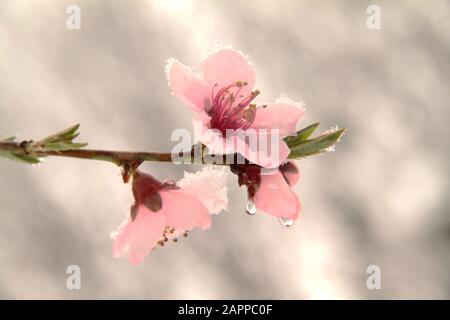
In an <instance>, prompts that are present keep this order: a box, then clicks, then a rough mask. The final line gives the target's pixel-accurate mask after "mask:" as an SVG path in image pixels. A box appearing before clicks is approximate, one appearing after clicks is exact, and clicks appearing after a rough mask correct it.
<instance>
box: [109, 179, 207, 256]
mask: <svg viewBox="0 0 450 320" xmlns="http://www.w3.org/2000/svg"><path fill="white" fill-rule="evenodd" d="M133 195H134V198H135V203H134V204H133V205H132V207H131V210H130V213H131V214H130V218H129V219H127V220H126V221H125V223H123V224H122V225H121V226H120V227H119V230H118V231H117V232H116V234H115V235H114V236H113V237H114V238H115V240H114V245H113V256H114V257H122V256H125V255H128V261H129V262H130V263H131V264H134V265H137V264H139V263H141V262H142V261H143V260H144V258H145V256H147V254H148V253H149V252H150V251H151V250H152V249H153V248H154V247H155V246H156V245H157V244H160V245H164V242H166V241H167V240H168V239H171V238H174V237H176V236H178V235H180V234H184V233H185V232H186V231H188V230H192V229H193V228H195V227H200V228H201V229H208V228H210V227H211V217H210V214H209V212H208V210H207V209H206V207H205V206H204V205H203V204H202V202H200V200H198V199H197V198H196V197H195V196H194V195H192V193H189V192H187V191H185V190H184V189H182V188H180V187H177V186H176V185H175V184H174V183H173V182H160V181H158V180H156V179H155V178H153V177H152V176H150V175H148V174H145V173H142V172H139V171H138V172H136V174H135V175H134V177H133Z"/></svg>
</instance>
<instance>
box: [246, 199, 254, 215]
mask: <svg viewBox="0 0 450 320" xmlns="http://www.w3.org/2000/svg"><path fill="white" fill-rule="evenodd" d="M245 212H246V213H247V214H248V215H250V216H254V215H255V214H256V205H255V203H254V202H253V201H252V200H248V202H247V207H246V208H245Z"/></svg>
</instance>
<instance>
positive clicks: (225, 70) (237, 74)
mask: <svg viewBox="0 0 450 320" xmlns="http://www.w3.org/2000/svg"><path fill="white" fill-rule="evenodd" d="M201 68H202V71H203V79H205V81H207V82H208V83H209V84H210V85H211V86H214V85H215V84H216V83H217V86H218V88H223V87H225V86H227V85H230V84H232V83H235V82H238V81H246V82H247V83H248V84H247V85H246V86H244V87H242V89H241V94H243V95H245V96H246V95H248V94H249V93H250V92H251V91H252V90H253V86H254V85H255V71H254V70H253V67H252V66H251V65H250V63H249V61H248V60H247V58H246V57H245V56H244V55H243V54H242V53H240V52H238V51H234V50H232V49H230V48H226V49H221V50H218V51H215V52H213V53H212V54H211V55H210V56H209V57H208V58H206V59H205V60H204V61H203V62H202V64H201Z"/></svg>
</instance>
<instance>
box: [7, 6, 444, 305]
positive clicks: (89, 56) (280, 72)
mask: <svg viewBox="0 0 450 320" xmlns="http://www.w3.org/2000/svg"><path fill="white" fill-rule="evenodd" d="M69 4H77V5H79V6H80V8H81V30H69V29H67V28H66V19H67V17H68V15H67V14H66V8H67V6H68V5H69ZM370 4H376V5H378V6H379V7H380V8H381V29H380V30H368V29H367V27H366V20H367V18H368V14H367V13H366V9H367V7H368V6H369V5H370ZM449 12H450V4H449V2H448V1H439V0H433V1H426V2H425V1H418V0H417V1H413V0H411V1H380V0H377V1H357V0H355V1H347V0H343V1H331V0H330V1H182V0H177V1H175V0H172V1H150V0H145V1H144V0H139V1H137V0H132V1H121V0H110V1H100V0H95V1H94V0H89V1H87V0H86V1H82V0H72V1H70V2H68V1H56V0H40V1H32V0H29V1H25V0H2V1H0V135H1V136H4V137H7V136H10V135H12V134H18V136H19V139H27V138H38V137H42V136H45V135H47V134H49V133H52V132H54V131H57V130H59V129H62V128H65V127H68V126H70V125H72V124H74V123H78V122H79V123H81V124H82V127H81V131H82V134H81V136H80V140H81V141H88V142H89V143H90V147H92V148H104V149H118V150H135V151H137V150H159V151H166V150H170V149H171V148H172V146H173V145H174V142H171V141H170V134H171V132H172V131H173V130H174V129H176V128H188V129H191V113H190V111H189V110H188V109H187V108H185V107H184V106H183V105H181V104H180V103H179V102H178V101H177V100H176V99H175V98H174V97H172V96H171V95H170V91H169V89H168V87H167V81H166V78H165V74H164V67H165V61H166V59H168V58H170V57H175V58H177V59H179V60H180V61H182V62H184V63H186V64H188V65H195V64H197V63H198V62H199V60H200V58H201V56H202V55H204V54H205V52H207V51H208V49H209V48H211V47H213V46H214V45H217V44H223V45H228V44H232V45H233V47H234V48H237V49H239V50H242V51H243V52H245V53H247V54H249V56H250V59H251V60H252V62H253V64H254V66H255V68H256V72H257V88H258V89H260V90H261V91H262V97H263V98H264V99H265V100H266V101H270V100H272V99H275V98H276V97H278V95H279V94H280V93H286V94H288V95H289V96H290V97H291V98H293V99H295V100H299V99H301V100H303V101H304V102H305V103H306V107H307V117H306V118H305V119H304V120H303V122H302V123H301V125H302V126H306V125H308V124H310V123H313V122H316V121H321V129H322V130H325V129H326V128H327V127H330V126H332V125H335V124H338V125H340V126H341V127H343V126H345V127H347V128H348V129H349V131H348V134H347V135H346V136H345V137H344V139H343V141H342V142H341V143H340V144H339V145H338V146H337V148H336V152H334V153H327V154H325V155H322V156H318V157H312V158H308V159H305V160H301V161H299V165H300V166H301V170H302V178H301V183H300V184H299V186H298V190H297V191H298V192H299V194H300V197H301V200H302V204H303V211H302V215H301V217H300V219H299V220H298V222H297V223H296V225H295V226H294V227H293V228H290V229H284V228H282V227H281V226H280V225H279V224H278V222H277V221H276V220H275V219H274V218H272V217H270V216H268V215H266V214H264V213H260V212H259V213H258V214H257V215H256V216H254V217H250V216H247V215H246V214H244V208H245V195H244V194H245V192H244V190H239V188H238V186H237V184H236V181H235V180H236V179H235V177H233V176H230V177H229V183H228V187H229V196H230V207H229V212H224V213H222V214H221V215H219V216H214V220H213V224H214V226H213V229H211V230H209V231H206V232H201V231H194V232H191V233H190V235H189V237H188V239H183V240H182V241H179V242H178V243H177V244H172V245H169V246H168V247H165V248H164V249H161V250H159V249H158V250H156V251H154V252H153V253H152V254H151V255H150V256H149V257H148V258H147V259H146V260H145V262H144V263H143V264H142V265H140V266H138V267H133V266H130V265H129V264H128V263H127V261H126V260H125V259H113V258H112V257H111V240H110V239H109V234H110V232H111V231H112V230H114V229H115V228H116V227H117V225H118V224H119V223H120V222H121V221H122V220H123V218H124V216H125V215H126V214H127V213H128V208H129V205H130V203H131V201H132V199H131V193H130V190H129V186H128V185H124V184H123V183H122V182H121V178H120V171H119V169H118V168H116V167H114V166H113V165H110V164H108V163H103V162H95V161H83V160H73V159H60V158H51V159H46V160H45V161H44V163H43V164H42V165H38V166H28V165H25V164H21V163H16V162H12V161H9V160H7V159H0V298H4V299H7V298H14V299H16V298H26V299H28V298H38V299H48V298H64V299H68V298H70V299H78V298H97V299H103V298H126V299H128V298H145V299H148V298H150V299H156V298H160V299H164V298H179V299H184V298H192V299H197V298H205V299H206V298H210V299H216V298H238V299H240V298H255V299H261V298H274V299H287V298H289V299H299V298H302V299H312V298H326V299H340V298H343V299H346V298H356V299H372V298H382V299H385V298H386V299H391V298H401V299H403V298H438V299H442V298H449V297H450V247H449V245H450V215H449V206H450V203H449V191H448V190H449V162H450V161H449V160H450V152H449V150H450V148H449V147H450V146H449V143H448V138H449V133H450V132H449V131H450V130H449V125H448V123H449V110H450V108H449V107H450V106H449V98H450V93H449V92H450V91H449V87H448V86H449V70H450V68H449V58H450V45H449V39H450V22H449V21H450V19H449V17H448V13H449ZM143 168H145V169H146V170H148V171H149V172H152V173H153V174H154V175H155V176H157V177H159V178H167V177H171V178H174V179H178V178H181V177H182V175H183V171H184V170H190V171H194V170H197V169H198V168H195V167H192V166H184V167H181V166H171V165H168V164H158V163H146V164H145V165H144V166H143ZM72 264H76V265H79V266H80V267H81V273H82V289H81V290H72V291H70V290H67V289H66V278H67V274H66V273H65V271H66V268H67V266H69V265H72ZM369 265H378V266H379V267H380V268H381V289H380V290H368V289H367V287H366V279H367V277H368V274H367V273H366V269H367V267H368V266H369Z"/></svg>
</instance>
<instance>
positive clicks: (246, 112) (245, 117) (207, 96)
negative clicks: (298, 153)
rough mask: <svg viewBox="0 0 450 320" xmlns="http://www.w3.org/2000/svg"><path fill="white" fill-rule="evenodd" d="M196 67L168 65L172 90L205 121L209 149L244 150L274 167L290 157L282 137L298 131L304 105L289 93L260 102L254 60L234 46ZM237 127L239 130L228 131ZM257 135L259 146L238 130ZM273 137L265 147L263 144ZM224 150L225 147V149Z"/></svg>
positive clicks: (256, 160) (248, 156)
mask: <svg viewBox="0 0 450 320" xmlns="http://www.w3.org/2000/svg"><path fill="white" fill-rule="evenodd" d="M200 70H201V73H196V72H194V71H193V69H192V68H188V67H186V66H184V65H183V64H181V63H180V62H178V61H177V60H174V59H171V60H169V62H168V65H167V67H166V72H167V77H168V80H169V86H170V87H171V89H172V93H173V94H174V95H175V96H176V97H177V98H178V99H179V100H180V101H181V102H182V103H184V104H185V105H186V106H188V107H189V108H190V109H191V110H192V111H194V112H195V114H194V121H196V122H198V123H200V124H201V126H202V136H201V138H200V140H201V141H202V143H204V144H205V145H206V146H207V147H208V149H209V151H210V152H211V153H215V154H223V153H228V152H229V151H230V146H231V148H232V149H233V150H232V151H233V153H234V152H236V153H240V154H241V155H243V156H244V157H245V158H246V159H248V160H249V161H251V162H252V163H255V164H258V165H260V166H262V167H267V168H276V167H278V166H279V165H280V164H282V163H283V162H284V161H286V159H287V157H288V155H289V153H290V150H289V147H288V146H287V144H286V143H285V141H284V140H283V138H284V137H286V136H288V135H291V134H295V132H296V124H297V122H298V121H299V120H300V119H301V118H302V117H303V115H304V112H305V110H304V108H303V105H302V104H300V103H296V102H293V101H292V100H290V99H287V98H285V99H282V100H277V101H276V102H271V103H264V104H257V103H255V102H254V101H255V99H256V97H257V96H258V95H259V94H260V91H259V90H254V84H255V80H256V76H255V71H254V69H253V66H252V65H251V64H250V63H249V61H248V59H247V57H246V56H244V55H243V54H242V53H241V52H239V51H235V50H233V49H231V48H222V49H219V50H215V51H213V52H212V53H211V54H210V55H209V56H208V57H207V58H206V59H205V60H203V61H202V63H201V65H200ZM230 132H234V133H235V135H231V136H230V135H229V133H230ZM242 132H243V133H244V134H247V133H248V134H249V135H250V136H251V137H252V138H256V140H257V141H258V143H257V145H258V147H257V148H254V147H252V146H251V144H250V143H249V142H248V141H247V139H245V138H242V136H239V135H238V133H242ZM272 139H273V140H274V141H275V142H276V143H275V144H273V143H272V142H271V143H270V146H268V147H266V148H265V149H262V148H260V147H259V146H260V145H263V144H264V142H265V141H267V140H271V141H272ZM275 150H276V151H275ZM224 151H225V152H224Z"/></svg>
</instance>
